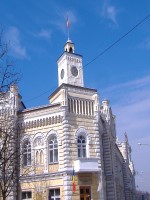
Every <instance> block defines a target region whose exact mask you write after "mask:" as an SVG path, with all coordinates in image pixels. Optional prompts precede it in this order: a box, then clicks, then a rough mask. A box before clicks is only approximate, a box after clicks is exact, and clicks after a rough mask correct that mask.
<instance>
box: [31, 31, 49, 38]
mask: <svg viewBox="0 0 150 200" xmlns="http://www.w3.org/2000/svg"><path fill="white" fill-rule="evenodd" d="M32 34H33V35H34V36H36V37H40V38H44V39H48V40H49V39H50V38H51V34H52V31H51V30H47V29H41V30H40V31H39V32H37V33H32Z"/></svg>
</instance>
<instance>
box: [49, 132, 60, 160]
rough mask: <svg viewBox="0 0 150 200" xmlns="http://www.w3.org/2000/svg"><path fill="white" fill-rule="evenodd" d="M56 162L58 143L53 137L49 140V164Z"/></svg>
mask: <svg viewBox="0 0 150 200" xmlns="http://www.w3.org/2000/svg"><path fill="white" fill-rule="evenodd" d="M56 162H58V142H57V138H56V136H55V135H53V136H51V137H50V140H49V163H56Z"/></svg>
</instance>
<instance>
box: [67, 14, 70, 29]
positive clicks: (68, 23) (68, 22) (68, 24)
mask: <svg viewBox="0 0 150 200" xmlns="http://www.w3.org/2000/svg"><path fill="white" fill-rule="evenodd" d="M66 26H67V28H69V27H70V21H69V18H68V16H67V21H66Z"/></svg>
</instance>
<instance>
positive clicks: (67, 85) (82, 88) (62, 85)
mask: <svg viewBox="0 0 150 200" xmlns="http://www.w3.org/2000/svg"><path fill="white" fill-rule="evenodd" d="M65 87H70V88H76V89H80V90H89V91H92V92H97V90H96V89H92V88H86V87H81V86H77V85H71V84H66V83H62V84H61V85H60V86H59V87H58V88H57V89H56V90H55V91H54V92H53V93H52V94H51V95H50V96H49V99H50V98H51V97H53V96H54V95H55V94H56V93H57V92H58V91H59V90H60V89H62V88H65Z"/></svg>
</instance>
